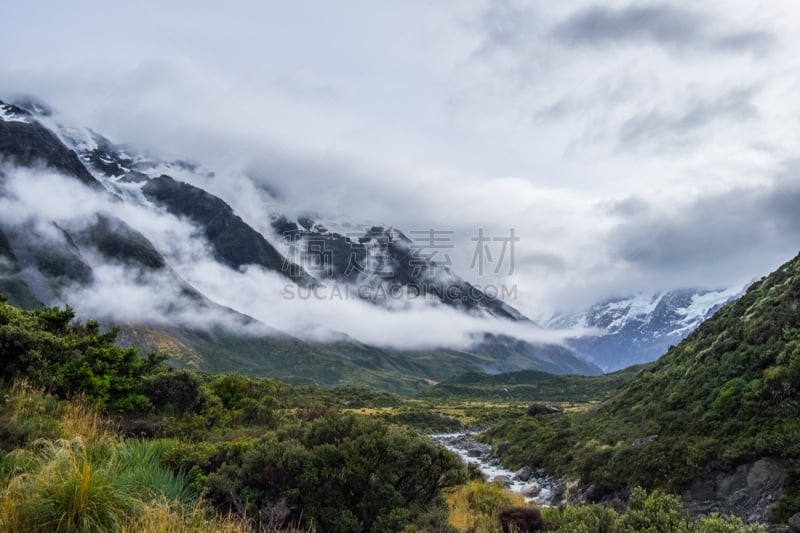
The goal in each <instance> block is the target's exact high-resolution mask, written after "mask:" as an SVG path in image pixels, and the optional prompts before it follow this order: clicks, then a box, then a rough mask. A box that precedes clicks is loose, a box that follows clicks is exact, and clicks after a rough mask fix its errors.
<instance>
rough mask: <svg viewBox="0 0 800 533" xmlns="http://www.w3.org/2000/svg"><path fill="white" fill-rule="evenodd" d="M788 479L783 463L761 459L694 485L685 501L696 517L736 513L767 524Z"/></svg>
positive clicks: (684, 496) (746, 519)
mask: <svg viewBox="0 0 800 533" xmlns="http://www.w3.org/2000/svg"><path fill="white" fill-rule="evenodd" d="M785 478H786V470H785V465H784V462H783V461H781V460H778V459H772V458H762V459H759V460H757V461H754V462H752V463H747V464H743V465H740V466H739V467H738V468H736V469H735V470H734V471H732V472H728V473H723V474H718V475H717V476H715V477H713V478H710V479H707V480H703V481H698V482H696V483H694V484H693V485H692V486H691V487H690V488H689V490H687V491H686V492H685V493H684V494H683V502H684V505H685V506H686V509H687V510H688V511H689V512H690V513H691V514H693V515H699V516H708V515H711V514H712V513H719V514H722V515H732V514H735V515H737V516H740V517H742V518H743V519H744V520H745V521H747V522H767V521H768V520H769V518H770V516H769V515H770V508H771V507H772V505H773V504H774V503H776V502H777V501H778V499H779V498H780V497H781V495H782V494H783V484H784V481H785Z"/></svg>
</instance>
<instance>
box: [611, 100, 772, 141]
mask: <svg viewBox="0 0 800 533" xmlns="http://www.w3.org/2000/svg"><path fill="white" fill-rule="evenodd" d="M755 96H756V90H755V89H754V88H744V89H735V90H732V91H730V92H727V93H724V94H718V95H715V96H714V97H713V98H711V99H702V98H698V97H692V98H691V99H689V100H688V101H684V102H683V103H682V104H680V105H673V106H670V109H669V110H668V111H667V110H664V109H650V110H648V111H645V112H639V113H637V114H636V115H634V116H632V117H630V118H628V119H627V120H625V121H624V122H623V123H622V125H621V126H620V130H619V146H620V148H621V149H631V148H637V147H640V146H642V145H646V146H651V147H654V148H656V149H657V150H663V149H672V148H680V147H686V146H688V145H690V144H691V143H692V141H693V140H695V139H696V137H697V135H699V134H700V133H701V132H702V130H704V129H705V128H707V127H708V126H711V125H713V124H715V123H718V122H725V121H736V122H742V121H745V120H750V119H753V118H754V117H755V116H756V115H757V110H756V107H755V105H754V104H753V99H754V97H755ZM679 107H682V109H675V108H679Z"/></svg>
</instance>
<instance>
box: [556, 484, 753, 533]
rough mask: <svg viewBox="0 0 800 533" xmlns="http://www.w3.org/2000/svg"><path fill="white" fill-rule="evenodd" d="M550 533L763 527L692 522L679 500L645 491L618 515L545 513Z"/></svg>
mask: <svg viewBox="0 0 800 533" xmlns="http://www.w3.org/2000/svg"><path fill="white" fill-rule="evenodd" d="M542 515H543V516H544V518H545V519H546V520H547V522H548V524H549V526H550V531H553V532H555V533H651V532H652V533H660V532H667V531H668V532H670V533H762V532H766V529H764V527H763V526H760V525H757V524H753V525H746V524H744V523H743V522H742V520H741V519H739V518H737V517H735V516H734V517H731V519H730V520H725V519H724V518H722V517H721V516H712V517H709V518H701V519H698V520H693V519H691V518H690V517H689V516H688V515H687V514H686V511H685V510H684V509H683V507H682V506H681V502H680V499H679V498H678V497H677V496H674V495H670V494H663V493H660V492H658V491H655V492H652V493H650V494H648V493H647V491H645V490H644V489H642V488H641V487H636V488H634V489H633V491H632V492H631V496H630V500H629V501H628V505H627V508H625V509H624V510H623V512H618V511H616V510H615V509H613V508H611V507H606V506H603V505H570V506H566V507H560V508H557V509H543V510H542Z"/></svg>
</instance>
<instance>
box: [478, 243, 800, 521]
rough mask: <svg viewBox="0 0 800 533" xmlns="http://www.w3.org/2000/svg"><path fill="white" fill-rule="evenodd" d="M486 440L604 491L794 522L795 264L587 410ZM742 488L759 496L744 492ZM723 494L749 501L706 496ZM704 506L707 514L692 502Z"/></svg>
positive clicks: (798, 361) (798, 431)
mask: <svg viewBox="0 0 800 533" xmlns="http://www.w3.org/2000/svg"><path fill="white" fill-rule="evenodd" d="M565 425H567V427H569V430H568V431H566V432H562V433H561V434H560V435H558V436H554V434H552V433H551V434H548V433H543V431H545V428H546V427H551V428H552V426H559V427H564V426H565ZM547 431H552V429H549V430H547ZM492 438H495V439H513V440H515V441H516V442H515V444H514V445H513V446H512V448H513V449H511V450H510V459H511V460H512V461H515V462H530V463H539V464H546V465H547V466H548V467H549V468H551V469H552V470H554V471H560V472H571V473H573V474H577V475H580V476H581V477H582V478H583V479H584V481H586V482H590V483H594V484H596V485H597V486H598V487H602V488H605V489H606V490H623V489H625V488H626V487H630V486H633V485H636V484H640V485H644V486H649V487H666V488H670V489H673V490H686V489H688V490H687V492H686V493H685V498H687V501H690V502H694V503H695V504H697V506H698V507H703V508H706V509H711V510H713V509H716V510H720V511H724V512H738V513H744V514H745V515H746V516H747V517H749V518H751V519H754V520H762V519H765V518H768V517H769V516H773V515H774V516H776V517H783V518H786V517H787V516H788V515H790V514H793V513H794V512H797V511H798V510H800V256H798V257H796V258H794V259H793V260H791V261H789V262H788V263H786V264H784V265H783V266H781V267H780V268H779V269H778V270H777V271H776V272H774V273H773V274H771V275H769V276H768V277H766V278H762V279H761V280H760V281H758V282H756V283H754V284H753V285H752V286H751V287H750V288H749V289H748V290H747V292H746V293H745V295H744V296H742V297H741V298H740V299H738V300H736V301H734V302H731V303H729V304H727V305H725V306H724V307H723V308H722V309H721V310H719V311H718V312H717V313H716V314H715V315H714V316H713V317H712V318H710V319H709V320H707V321H705V322H704V323H703V324H701V325H700V327H698V328H697V329H696V330H695V331H694V332H693V333H692V334H690V335H689V336H688V337H687V338H686V339H684V340H683V341H682V342H681V343H680V344H679V345H678V346H676V347H674V348H672V349H670V350H669V351H668V352H667V353H666V354H665V355H664V356H663V357H662V358H661V359H659V360H658V361H657V362H656V363H655V364H653V365H652V366H650V367H648V368H646V369H644V370H642V371H641V372H640V373H639V374H638V375H637V376H636V377H635V378H634V379H632V380H631V381H630V382H629V383H628V384H627V385H626V386H625V387H624V388H623V389H622V390H620V391H619V392H618V393H617V394H616V395H614V396H613V397H612V398H610V399H609V400H608V401H607V402H605V403H604V404H602V405H601V406H599V407H598V408H597V409H595V410H593V411H591V412H590V413H588V414H585V415H581V416H576V417H572V418H570V419H565V418H563V417H562V419H561V420H550V421H543V420H526V421H523V422H522V423H517V424H509V425H505V426H504V427H499V428H496V431H495V432H494V433H493V435H492ZM565 450H567V451H566V452H565ZM759 460H760V461H759ZM754 469H757V470H758V473H755V470H754ZM737 472H739V474H737ZM741 472H744V474H746V475H745V478H742V477H741V475H742V474H741ZM748 472H753V474H752V475H751V474H748ZM736 476H739V477H736ZM748 476H749V477H748ZM732 479H733V480H739V481H736V482H734V481H731V480H732ZM758 480H761V481H758ZM739 482H741V483H744V485H742V486H737V485H736V483H739ZM693 483H695V484H694V485H693ZM697 483H699V485H698V484H697ZM751 485H756V486H757V487H761V488H760V489H759V490H761V491H762V492H760V493H759V492H758V491H755V492H756V493H755V494H752V493H750V492H748V491H749V490H751V489H752V487H751ZM709 487H711V488H709ZM765 487H768V489H767V488H765ZM726 490H727V491H733V492H735V491H743V492H741V494H742V495H746V496H747V498H745V499H743V500H741V501H740V503H739V505H740V509H739V510H738V511H737V510H735V509H734V510H731V505H733V504H732V503H730V502H728V503H727V504H726V503H725V502H722V503H720V502H718V501H716V500H714V498H713V497H709V496H708V495H709V494H711V495H712V496H713V495H714V494H726V493H725V491H726ZM753 490H755V489H753ZM714 491H717V492H714ZM699 494H700V495H705V496H702V497H701V496H698V495H699ZM703 497H709V498H711V500H710V503H709V501H705V500H703V501H701V502H699V503H698V502H696V501H695V500H697V499H700V500H702V498H703ZM727 497H729V498H733V499H735V495H734V494H733V493H731V494H728V495H727ZM743 497H744V496H743ZM720 498H721V496H720ZM745 500H747V505H745ZM731 501H733V500H731ZM776 501H777V502H778V503H777V504H776V505H774V506H773V505H772V503H771V502H776Z"/></svg>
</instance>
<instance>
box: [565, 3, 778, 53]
mask: <svg viewBox="0 0 800 533" xmlns="http://www.w3.org/2000/svg"><path fill="white" fill-rule="evenodd" d="M716 22H717V21H715V20H713V19H711V18H710V17H708V16H707V15H705V14H703V13H700V12H695V11H690V10H686V9H682V8H679V7H675V6H672V5H668V4H651V5H633V4H632V5H628V6H625V7H622V8H613V7H607V6H601V5H594V6H590V7H588V8H585V9H581V10H579V11H577V12H575V13H573V14H572V15H570V16H569V17H567V18H566V19H565V20H563V21H561V22H560V23H558V24H557V25H556V26H555V27H554V28H553V29H552V34H553V36H554V37H555V38H556V39H557V40H558V41H560V42H561V43H563V44H566V45H570V46H606V45H614V44H625V43H631V44H654V45H657V46H660V47H663V48H666V49H668V50H670V51H683V50H697V49H701V50H706V51H717V52H727V53H741V52H750V53H753V54H763V53H765V52H766V51H768V49H769V48H770V47H771V46H772V44H773V41H774V39H773V37H772V36H771V35H770V34H769V33H767V32H763V31H744V32H736V31H733V32H731V31H721V32H720V31H718V30H715V29H714V28H715V26H718V24H716Z"/></svg>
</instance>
